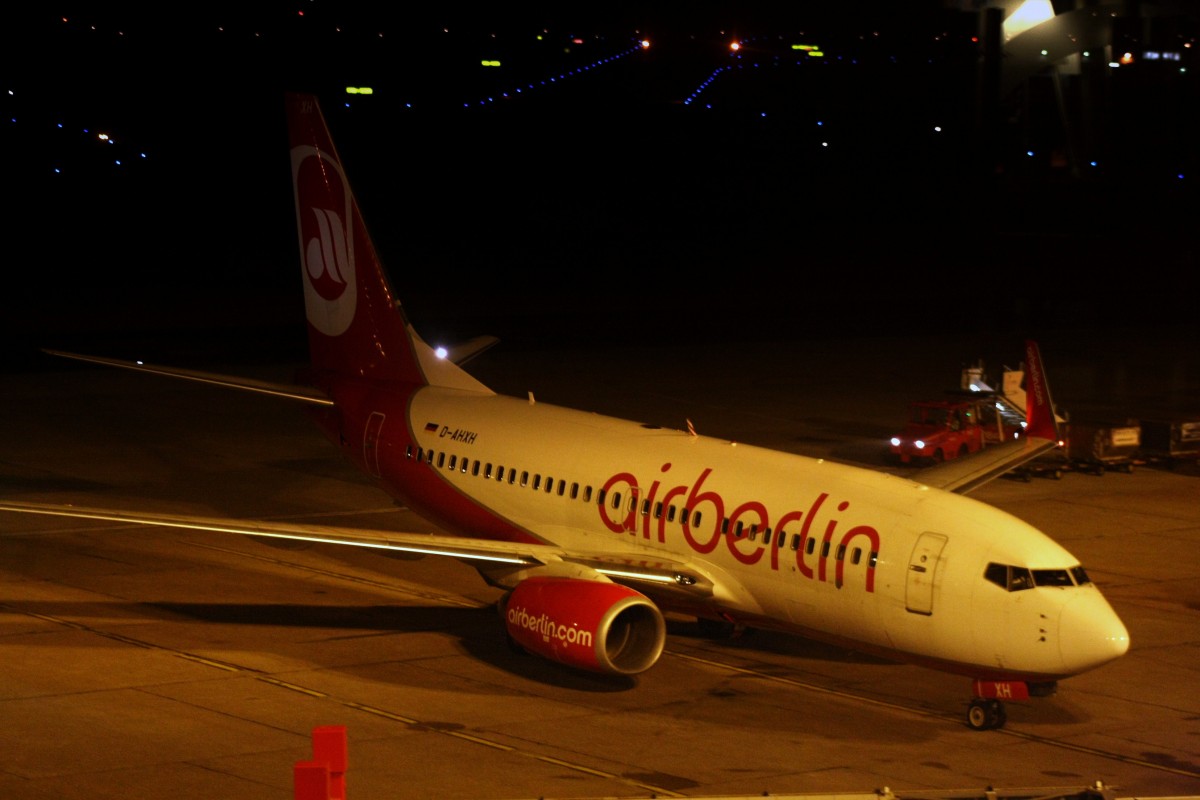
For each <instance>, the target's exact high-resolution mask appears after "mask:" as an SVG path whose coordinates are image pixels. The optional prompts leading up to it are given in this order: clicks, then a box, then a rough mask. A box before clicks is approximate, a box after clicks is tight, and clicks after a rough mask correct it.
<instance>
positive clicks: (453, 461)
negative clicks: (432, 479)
mask: <svg viewBox="0 0 1200 800" xmlns="http://www.w3.org/2000/svg"><path fill="white" fill-rule="evenodd" d="M457 464H458V456H450V464H449V470H450V471H451V472H454V467H455V466H456V465H457Z"/></svg>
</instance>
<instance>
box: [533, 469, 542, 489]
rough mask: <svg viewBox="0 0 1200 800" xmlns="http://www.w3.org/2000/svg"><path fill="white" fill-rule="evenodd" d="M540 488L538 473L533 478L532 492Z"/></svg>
mask: <svg viewBox="0 0 1200 800" xmlns="http://www.w3.org/2000/svg"><path fill="white" fill-rule="evenodd" d="M540 488H542V475H541V473H538V474H537V475H534V476H533V490H534V491H535V492H536V491H537V490H538V489H540Z"/></svg>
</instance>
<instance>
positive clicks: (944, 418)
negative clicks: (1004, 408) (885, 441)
mask: <svg viewBox="0 0 1200 800" xmlns="http://www.w3.org/2000/svg"><path fill="white" fill-rule="evenodd" d="M1015 430H1016V429H1015V428H1012V429H1010V426H1007V425H1004V424H1003V423H1002V422H1001V420H1000V418H999V416H998V415H997V414H996V412H995V409H994V406H993V405H992V404H991V403H990V402H989V401H987V400H984V399H982V398H970V399H965V398H964V399H948V400H921V401H918V402H916V403H913V404H912V405H911V406H910V407H909V414H908V424H907V425H905V426H904V430H903V431H901V432H900V433H899V434H897V435H896V436H893V437H892V439H891V445H890V450H889V455H890V456H891V457H892V460H894V461H899V462H900V463H901V464H912V463H926V464H928V463H938V462H941V461H945V460H947V459H951V458H958V457H959V456H964V455H966V454H967V453H974V452H977V451H979V450H982V449H983V448H984V446H985V445H987V444H988V443H996V442H999V441H1001V439H1002V438H1006V437H1008V436H1011V435H1014V433H1015Z"/></svg>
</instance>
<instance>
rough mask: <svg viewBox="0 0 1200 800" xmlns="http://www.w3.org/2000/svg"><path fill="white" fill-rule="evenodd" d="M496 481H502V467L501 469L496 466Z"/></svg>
mask: <svg viewBox="0 0 1200 800" xmlns="http://www.w3.org/2000/svg"><path fill="white" fill-rule="evenodd" d="M496 480H498V481H503V480H504V467H501V466H500V465H496Z"/></svg>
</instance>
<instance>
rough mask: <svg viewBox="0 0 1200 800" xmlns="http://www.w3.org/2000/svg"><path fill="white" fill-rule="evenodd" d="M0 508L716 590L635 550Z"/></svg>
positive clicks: (696, 574)
mask: <svg viewBox="0 0 1200 800" xmlns="http://www.w3.org/2000/svg"><path fill="white" fill-rule="evenodd" d="M0 511H8V512H14V513H22V514H39V515H43V516H56V517H75V518H79V519H92V520H100V521H104V522H118V523H126V524H131V525H151V526H157V527H162V528H184V529H187V530H194V531H211V532H216V533H232V534H237V535H240V536H256V537H260V538H264V539H291V540H297V541H306V542H316V543H324V544H337V545H349V546H353V547H368V548H373V549H376V550H387V551H392V552H401V553H415V554H420V555H432V556H447V557H450V558H456V559H459V560H461V561H465V562H468V563H470V564H471V565H472V566H476V567H480V568H486V567H488V566H503V565H512V567H513V568H515V569H520V568H524V567H539V566H547V567H553V566H555V565H578V566H582V567H584V568H586V569H589V570H595V571H596V572H598V573H600V574H601V575H604V576H606V577H608V578H609V579H611V580H613V581H615V582H618V583H627V584H632V585H638V586H642V587H644V588H645V589H646V590H647V592H648V593H650V592H655V593H658V592H663V591H668V592H671V593H677V592H679V591H683V592H685V593H686V594H687V595H689V596H690V597H692V598H693V599H701V598H705V597H709V596H711V595H712V593H713V586H712V583H711V582H710V581H709V580H708V579H707V578H706V577H704V575H703V573H701V572H700V571H698V570H696V569H695V568H694V567H692V566H689V565H688V564H686V563H684V562H681V561H674V560H670V559H659V558H642V557H640V556H639V555H638V554H634V553H600V552H596V553H583V552H572V551H568V550H566V549H564V548H561V547H558V546H556V545H549V544H528V543H521V542H506V541H495V540H491V539H470V538H466V537H460V536H446V535H437V534H426V533H405V532H398V531H380V530H370V529H363V528H345V527H337V526H330V525H303V524H295V523H285V522H267V521H262V520H243V519H229V518H222V517H194V516H184V515H179V514H145V513H140V512H132V511H120V510H116V509H106V508H90V507H87V506H75V505H49V504H42V503H22V502H10V501H3V502H0Z"/></svg>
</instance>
